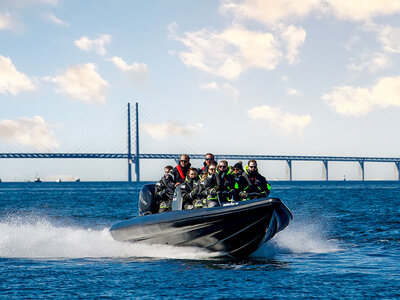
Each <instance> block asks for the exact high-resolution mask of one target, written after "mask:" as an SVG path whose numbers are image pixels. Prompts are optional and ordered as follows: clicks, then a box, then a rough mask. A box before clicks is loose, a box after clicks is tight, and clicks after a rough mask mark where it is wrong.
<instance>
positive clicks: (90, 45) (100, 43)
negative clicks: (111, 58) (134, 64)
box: [75, 34, 111, 55]
mask: <svg viewBox="0 0 400 300" xmlns="http://www.w3.org/2000/svg"><path fill="white" fill-rule="evenodd" d="M109 42H111V36H110V35H108V34H103V35H101V36H100V37H99V38H98V39H93V40H91V39H89V38H87V37H86V36H83V37H81V38H80V39H79V40H76V41H75V45H76V46H77V47H78V48H80V49H82V50H84V51H87V52H88V51H90V50H94V51H96V52H97V53H98V54H100V55H104V54H106V52H107V51H106V49H105V47H104V46H105V44H108V43H109Z"/></svg>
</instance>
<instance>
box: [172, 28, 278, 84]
mask: <svg viewBox="0 0 400 300" xmlns="http://www.w3.org/2000/svg"><path fill="white" fill-rule="evenodd" d="M169 29H170V34H171V36H172V37H173V38H174V39H176V40H178V41H180V42H182V43H183V44H184V45H185V46H186V47H188V48H189V51H188V52H180V53H179V56H180V58H181V60H182V61H183V63H184V64H185V65H187V66H189V67H195V68H198V69H200V70H203V71H206V72H209V73H211V74H214V75H217V76H222V77H224V78H227V79H235V78H238V77H239V76H240V74H241V73H242V72H244V71H246V70H247V69H249V68H261V69H267V70H273V69H275V67H276V66H277V64H278V61H279V59H280V58H281V57H282V53H281V51H280V50H279V48H278V46H279V45H278V43H277V42H276V40H275V38H274V36H273V35H272V34H271V33H263V32H255V31H248V30H246V29H244V28H243V27H241V26H239V25H235V26H232V27H230V28H228V29H226V30H224V31H222V32H211V31H209V30H206V29H203V30H200V31H196V32H186V33H185V36H184V37H179V36H177V35H176V33H175V29H176V26H169Z"/></svg>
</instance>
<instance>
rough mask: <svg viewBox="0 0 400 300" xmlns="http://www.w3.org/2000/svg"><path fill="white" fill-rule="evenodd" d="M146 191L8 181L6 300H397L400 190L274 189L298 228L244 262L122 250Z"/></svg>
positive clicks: (0, 192) (0, 187)
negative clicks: (117, 231) (118, 230)
mask: <svg viewBox="0 0 400 300" xmlns="http://www.w3.org/2000/svg"><path fill="white" fill-rule="evenodd" d="M143 184H144V183H101V182H97V183H86V182H71V183H64V182H61V183H47V182H42V183H5V182H2V183H0V270H1V271H0V298H42V297H57V298H144V299H154V298H170V299H175V298H189V299H203V298H207V299H224V298H288V299H291V298H295V297H296V298H297V297H301V298H372V297H381V298H398V297H400V183H399V182H292V183H288V182H272V193H271V196H274V197H279V198H281V199H282V200H283V201H284V202H285V204H286V205H287V206H288V207H289V208H290V209H291V211H292V213H293V216H294V220H293V222H292V223H291V224H290V225H289V227H288V228H286V229H285V230H284V231H282V232H280V233H278V234H277V235H276V236H275V237H274V238H273V239H272V240H271V241H270V242H268V243H267V244H265V245H263V246H262V247H261V248H260V249H259V250H257V252H255V253H254V254H253V255H252V256H251V257H249V258H248V259H245V260H234V259H221V258H220V257H217V256H216V254H215V253H209V252H207V251H205V250H203V249H197V248H176V247H171V246H151V245H142V244H129V243H120V242H116V241H114V240H113V239H112V237H111V235H110V233H109V228H110V226H111V225H112V224H113V223H115V222H117V221H119V220H123V219H125V218H129V217H133V216H136V215H137V201H138V194H139V191H140V188H141V187H142V186H143Z"/></svg>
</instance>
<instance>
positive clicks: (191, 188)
mask: <svg viewBox="0 0 400 300" xmlns="http://www.w3.org/2000/svg"><path fill="white" fill-rule="evenodd" d="M197 178H198V177H197V169H196V168H190V169H189V172H188V175H187V176H186V180H185V182H184V183H182V184H181V185H180V188H181V193H182V199H183V208H184V209H193V208H195V209H198V208H203V201H201V200H200V199H197V196H198V193H199V188H200V187H199V181H198V179H197Z"/></svg>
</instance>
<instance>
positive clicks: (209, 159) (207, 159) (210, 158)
mask: <svg viewBox="0 0 400 300" xmlns="http://www.w3.org/2000/svg"><path fill="white" fill-rule="evenodd" d="M206 160H214V158H206Z"/></svg>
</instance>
